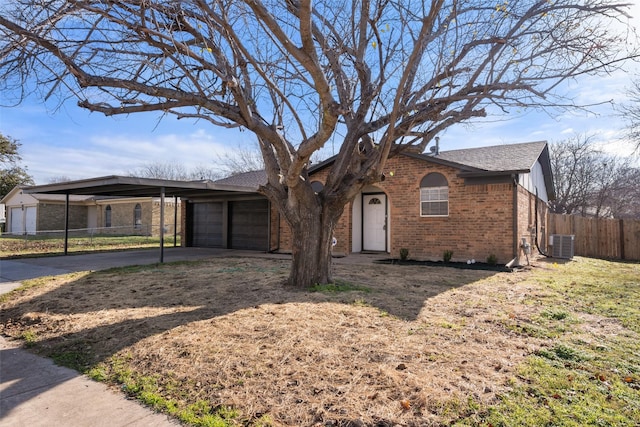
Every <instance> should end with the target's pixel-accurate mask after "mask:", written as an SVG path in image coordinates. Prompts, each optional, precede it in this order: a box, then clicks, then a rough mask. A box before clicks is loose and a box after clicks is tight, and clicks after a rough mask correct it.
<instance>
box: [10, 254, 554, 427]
mask: <svg viewBox="0 0 640 427" xmlns="http://www.w3.org/2000/svg"><path fill="white" fill-rule="evenodd" d="M288 266H289V263H288V262H287V261H282V260H273V259H260V258H251V259H238V258H217V259H211V260H209V261H205V262H200V263H181V264H174V265H165V266H155V267H145V268H132V269H124V270H112V271H107V272H98V273H91V274H89V273H85V274H77V275H75V276H60V277H58V278H51V279H48V280H46V281H45V282H44V283H43V284H42V285H40V286H34V287H32V288H29V289H27V290H24V291H22V292H21V293H19V294H18V295H14V296H12V297H11V298H10V299H9V300H8V301H7V302H5V303H3V304H2V305H1V306H0V308H1V313H0V333H2V334H4V335H5V336H9V337H16V338H17V337H22V338H26V339H27V341H29V342H31V343H32V344H33V346H34V349H35V350H36V351H39V352H41V353H43V354H48V355H56V354H57V355H61V354H63V355H64V354H66V355H67V356H69V355H74V354H75V355H78V357H79V358H80V359H82V358H83V357H84V358H85V359H82V363H83V364H85V365H86V367H94V366H96V364H99V363H100V362H107V363H103V364H102V365H98V366H102V369H104V370H105V371H106V372H107V376H108V372H109V370H110V369H111V368H110V366H112V365H113V364H114V363H115V364H118V365H119V369H120V370H122V364H125V365H126V370H127V371H131V372H135V374H136V375H137V376H139V377H140V376H142V377H148V378H153V379H154V381H156V382H157V383H158V390H157V392H158V393H159V394H161V395H163V396H165V397H167V398H169V399H172V400H174V401H176V402H178V405H189V404H193V403H195V402H196V401H208V402H210V404H211V405H212V406H214V407H216V406H218V405H224V406H229V407H233V408H236V409H237V410H239V412H240V413H241V417H242V419H244V420H249V421H251V420H256V419H258V418H260V417H262V418H261V420H270V423H271V424H273V425H284V426H300V425H354V426H356V425H365V424H366V425H373V424H377V425H396V424H401V425H407V426H411V425H431V424H434V425H435V424H440V423H447V422H450V421H452V419H451V417H454V416H459V415H460V412H459V409H460V407H464V405H466V404H467V403H468V402H469V401H470V400H473V401H474V402H478V403H487V404H490V403H492V402H494V401H495V400H496V399H497V397H496V396H497V395H498V394H500V393H502V392H504V391H505V390H506V388H507V384H508V381H509V379H510V378H513V377H514V376H515V375H516V373H515V366H516V365H518V364H519V363H520V362H521V361H522V360H523V359H524V358H525V357H526V356H527V355H529V354H531V353H532V351H534V350H535V348H536V346H537V345H538V342H537V341H536V339H535V338H532V337H530V336H522V335H519V334H516V333H514V332H512V330H511V329H509V328H507V327H506V326H505V325H506V324H507V323H509V322H510V321H512V320H513V319H514V318H515V317H516V316H517V317H518V318H519V319H526V318H527V313H529V312H531V311H532V310H538V311H539V308H536V307H532V306H531V305H530V304H527V303H526V300H527V298H528V297H529V296H531V295H532V294H536V293H540V292H544V291H542V290H541V289H540V288H539V287H538V286H536V285H534V284H532V283H529V282H528V277H529V276H530V274H531V272H530V271H520V272H517V273H492V272H486V271H468V270H458V269H453V268H445V267H422V266H393V265H378V264H375V265H346V264H334V269H335V277H336V278H338V279H339V280H340V283H343V284H351V285H354V286H357V287H360V288H359V289H356V290H350V291H341V292H310V291H302V290H296V289H291V288H287V287H284V286H283V282H284V279H285V278H286V276H287V270H288ZM533 268H534V269H536V268H537V269H544V268H549V266H548V265H545V264H544V263H540V264H539V265H538V266H536V267H533ZM176 384H178V385H179V386H176ZM265 415H266V416H265Z"/></svg>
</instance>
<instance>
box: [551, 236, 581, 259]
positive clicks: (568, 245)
mask: <svg viewBox="0 0 640 427" xmlns="http://www.w3.org/2000/svg"><path fill="white" fill-rule="evenodd" d="M574 237H575V236H574V235H563V234H552V235H551V238H550V241H549V244H550V245H551V247H552V250H551V256H552V257H553V258H565V259H572V258H573V241H574Z"/></svg>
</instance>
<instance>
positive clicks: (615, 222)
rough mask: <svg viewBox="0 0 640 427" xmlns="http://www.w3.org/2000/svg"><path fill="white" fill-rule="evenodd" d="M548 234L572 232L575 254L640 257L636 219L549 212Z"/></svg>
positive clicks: (613, 257)
mask: <svg viewBox="0 0 640 427" xmlns="http://www.w3.org/2000/svg"><path fill="white" fill-rule="evenodd" d="M548 234H549V235H551V234H573V235H574V236H575V240H574V253H575V254H576V255H581V256H586V257H593V258H610V259H624V260H633V261H639V260H640V220H637V219H606V218H586V217H582V216H577V215H562V214H549V227H548Z"/></svg>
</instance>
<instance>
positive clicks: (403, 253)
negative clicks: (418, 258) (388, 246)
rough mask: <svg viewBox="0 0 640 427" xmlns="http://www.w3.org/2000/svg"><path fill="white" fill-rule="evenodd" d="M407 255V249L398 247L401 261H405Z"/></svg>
mask: <svg viewBox="0 0 640 427" xmlns="http://www.w3.org/2000/svg"><path fill="white" fill-rule="evenodd" d="M408 257H409V249H407V248H400V259H401V260H402V261H406V260H407V258H408Z"/></svg>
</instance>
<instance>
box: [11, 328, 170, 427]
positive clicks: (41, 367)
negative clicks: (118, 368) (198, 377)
mask: <svg viewBox="0 0 640 427" xmlns="http://www.w3.org/2000/svg"><path fill="white" fill-rule="evenodd" d="M0 396H1V398H0V425H2V426H5V427H19V426H25V427H27V426H29V427H38V426H42V427H45V426H46V427H50V426H74V427H84V426H86V427H101V426H104V427H107V426H108V427H125V426H127V427H148V426H158V427H176V426H179V425H180V424H179V423H178V422H177V421H172V420H170V419H169V418H168V417H167V416H166V415H161V414H158V413H155V412H153V411H151V410H150V409H148V408H145V407H144V406H142V405H140V404H139V403H136V402H135V401H131V400H127V399H126V398H125V397H124V396H123V395H122V394H119V393H116V392H114V391H112V390H109V389H108V388H107V387H106V386H105V385H104V384H101V383H98V382H95V381H91V380H90V379H88V378H87V377H84V376H82V375H80V374H78V373H77V372H76V371H73V370H71V369H67V368H63V367H60V366H57V365H55V364H54V363H53V362H52V361H51V360H50V359H45V358H43V357H38V356H35V355H33V354H31V353H29V352H27V351H25V350H22V349H20V348H17V347H16V344H15V343H13V342H10V341H7V340H6V339H4V338H2V337H0Z"/></svg>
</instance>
